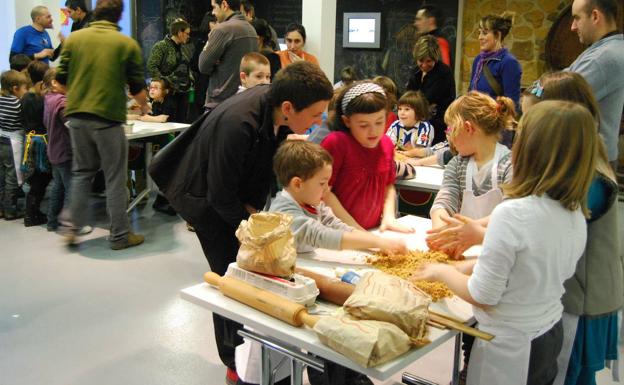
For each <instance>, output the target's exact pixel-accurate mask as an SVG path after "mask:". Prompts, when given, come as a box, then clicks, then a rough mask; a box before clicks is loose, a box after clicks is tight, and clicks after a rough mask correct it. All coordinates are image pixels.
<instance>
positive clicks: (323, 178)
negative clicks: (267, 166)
mask: <svg viewBox="0 0 624 385" xmlns="http://www.w3.org/2000/svg"><path fill="white" fill-rule="evenodd" d="M332 162H333V160H332V157H331V155H329V153H328V152H327V151H326V150H324V149H323V148H322V147H321V146H319V145H318V144H315V143H310V142H305V141H300V140H293V141H286V142H285V143H284V144H282V145H281V146H280V148H279V149H278V150H277V153H276V154H275V158H274V160H273V170H274V172H275V175H276V176H277V180H278V181H279V182H280V184H281V185H282V186H284V190H282V191H280V192H279V193H278V194H277V196H276V197H275V199H274V200H273V202H272V203H271V208H270V209H269V211H274V212H282V213H288V214H290V215H291V216H292V217H293V222H292V225H291V228H292V230H293V233H294V236H295V241H296V244H297V254H299V255H301V254H305V253H314V249H315V248H324V249H333V250H342V249H367V248H380V249H381V250H383V251H386V252H389V253H405V252H407V248H406V246H405V243H404V242H403V241H402V240H398V239H388V238H381V237H378V236H376V235H373V234H371V233H368V232H365V231H359V230H354V229H353V228H352V227H350V226H348V225H347V224H345V223H343V222H342V221H341V220H340V219H338V218H337V217H336V216H334V214H333V212H332V211H331V209H330V208H329V207H327V206H325V203H323V195H324V194H325V193H326V192H327V191H328V190H329V184H328V183H329V179H330V178H331V175H332Z"/></svg>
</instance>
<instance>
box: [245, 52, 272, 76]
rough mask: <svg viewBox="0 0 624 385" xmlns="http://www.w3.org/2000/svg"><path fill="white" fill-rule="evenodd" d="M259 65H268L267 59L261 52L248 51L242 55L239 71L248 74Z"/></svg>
mask: <svg viewBox="0 0 624 385" xmlns="http://www.w3.org/2000/svg"><path fill="white" fill-rule="evenodd" d="M259 65H266V66H270V65H271V64H270V63H269V59H267V58H266V56H264V55H263V54H261V53H258V52H249V53H247V54H245V56H243V58H242V59H241V63H240V71H239V72H244V73H246V74H247V75H250V74H251V73H252V72H253V71H254V70H256V69H257V68H258V66H259Z"/></svg>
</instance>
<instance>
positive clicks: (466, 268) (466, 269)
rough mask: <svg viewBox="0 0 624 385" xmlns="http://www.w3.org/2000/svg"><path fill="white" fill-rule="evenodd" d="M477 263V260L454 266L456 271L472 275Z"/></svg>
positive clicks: (456, 263) (462, 262) (457, 263)
mask: <svg viewBox="0 0 624 385" xmlns="http://www.w3.org/2000/svg"><path fill="white" fill-rule="evenodd" d="M475 263H477V260H476V258H474V259H470V260H465V261H461V262H455V263H454V264H453V267H455V269H456V270H457V271H459V272H460V273H462V274H465V275H472V269H473V268H474V265H475Z"/></svg>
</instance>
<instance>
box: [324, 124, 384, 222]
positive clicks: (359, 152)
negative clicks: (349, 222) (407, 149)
mask: <svg viewBox="0 0 624 385" xmlns="http://www.w3.org/2000/svg"><path fill="white" fill-rule="evenodd" d="M321 146H323V148H325V149H326V150H327V151H329V153H330V154H331V156H332V157H333V158H334V164H333V172H332V177H331V180H330V181H329V184H330V185H331V186H332V191H333V193H334V194H336V196H337V197H338V200H340V203H341V204H342V206H343V207H344V208H345V209H346V210H347V211H348V212H349V214H351V216H352V217H353V219H355V220H356V222H357V223H359V224H360V226H362V227H363V228H365V229H370V228H373V227H376V226H379V223H380V221H381V214H382V213H383V206H384V201H385V196H386V189H387V188H388V186H389V185H392V184H394V179H395V177H396V173H395V170H394V146H393V145H392V141H391V140H390V138H388V137H387V136H386V135H383V137H382V139H381V141H380V142H379V145H377V147H375V148H366V147H363V146H362V145H360V144H359V143H358V142H357V141H356V140H355V139H354V138H353V137H352V136H351V135H350V134H348V133H346V132H341V131H337V132H332V133H331V134H329V135H328V136H327V137H326V138H325V140H323V142H322V143H321Z"/></svg>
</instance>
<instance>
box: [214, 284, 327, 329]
mask: <svg viewBox="0 0 624 385" xmlns="http://www.w3.org/2000/svg"><path fill="white" fill-rule="evenodd" d="M204 281H206V282H207V283H208V284H210V285H212V286H216V287H218V288H219V290H220V291H221V293H223V294H224V295H225V296H227V297H230V298H233V299H235V300H237V301H238V302H242V303H244V304H245V305H248V306H251V307H253V308H254V309H256V310H259V311H261V312H263V313H265V314H268V315H270V316H272V317H275V318H277V319H279V320H282V321H284V322H287V323H289V324H291V325H293V326H301V325H303V324H305V325H307V326H309V327H311V328H312V327H314V325H315V324H316V322H317V321H318V319H319V317H317V316H314V315H310V314H308V311H307V310H306V308H305V306H303V305H300V304H298V303H296V302H292V301H289V300H287V299H286V298H284V297H281V296H279V295H277V294H273V293H271V292H269V291H266V290H262V289H259V288H257V287H255V286H253V285H250V284H248V283H247V282H244V281H241V280H239V279H236V278H232V277H220V276H219V275H218V274H216V273H212V272H208V273H206V274H204Z"/></svg>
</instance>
